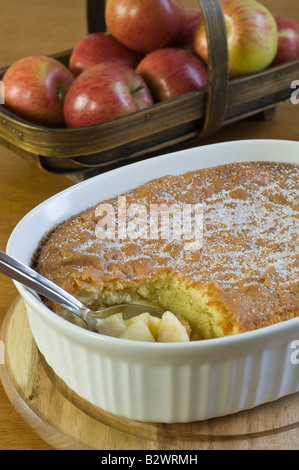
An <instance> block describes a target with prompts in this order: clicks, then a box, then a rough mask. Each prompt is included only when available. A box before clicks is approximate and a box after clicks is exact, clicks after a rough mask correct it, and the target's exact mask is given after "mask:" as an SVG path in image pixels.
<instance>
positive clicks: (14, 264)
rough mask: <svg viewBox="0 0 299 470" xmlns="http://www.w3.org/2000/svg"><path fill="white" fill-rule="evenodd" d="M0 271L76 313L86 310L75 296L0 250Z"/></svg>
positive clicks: (79, 313) (80, 313)
mask: <svg viewBox="0 0 299 470" xmlns="http://www.w3.org/2000/svg"><path fill="white" fill-rule="evenodd" d="M0 273H2V274H5V275H6V276H8V277H10V278H12V279H14V280H15V281H17V282H20V283H21V284H24V285H25V286H26V287H28V288H30V289H33V290H34V291H35V292H38V293H39V294H40V295H43V296H44V297H46V298H47V299H50V300H53V301H54V302H57V303H58V304H59V305H61V306H62V307H65V308H67V309H68V310H70V311H71V312H73V313H75V314H76V315H82V313H85V312H87V310H88V309H87V308H86V307H85V306H84V305H83V304H82V303H81V302H80V301H79V300H77V299H76V298H75V297H73V296H72V295H70V294H68V292H66V291H64V290H63V289H61V288H60V287H59V286H57V285H56V284H54V282H52V281H49V280H48V279H46V278H45V277H44V276H41V275H40V274H39V273H37V272H36V271H34V270H33V269H31V268H29V267H28V266H26V265H25V264H23V263H21V262H20V261H18V260H16V259H15V258H13V257H12V256H10V255H8V254H7V253H4V252H3V251H1V250H0Z"/></svg>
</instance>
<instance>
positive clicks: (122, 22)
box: [105, 0, 186, 53]
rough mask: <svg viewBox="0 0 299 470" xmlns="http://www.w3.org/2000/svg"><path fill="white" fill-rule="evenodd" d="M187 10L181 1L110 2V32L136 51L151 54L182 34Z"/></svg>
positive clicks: (108, 7) (118, 0) (113, 0)
mask: <svg viewBox="0 0 299 470" xmlns="http://www.w3.org/2000/svg"><path fill="white" fill-rule="evenodd" d="M185 15H186V10H185V7H184V5H183V1H182V0H108V1H107V4H106V9H105V20H106V26H107V29H108V31H109V32H110V33H111V34H112V35H113V36H114V37H116V38H117V39H118V40H119V41H120V42H121V43H123V44H125V45H126V46H127V47H129V48H130V49H133V50H134V51H139V52H141V53H147V52H152V51H154V50H156V49H160V48H161V47H164V46H166V45H170V44H171V43H172V42H173V41H174V40H175V37H176V36H177V35H178V34H179V33H180V31H181V29H182V27H183V25H184V21H185Z"/></svg>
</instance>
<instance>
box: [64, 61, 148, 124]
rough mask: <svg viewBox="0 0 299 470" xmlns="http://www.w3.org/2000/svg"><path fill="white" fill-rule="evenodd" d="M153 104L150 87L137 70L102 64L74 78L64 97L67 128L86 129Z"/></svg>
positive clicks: (119, 65)
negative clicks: (85, 127)
mask: <svg viewBox="0 0 299 470" xmlns="http://www.w3.org/2000/svg"><path fill="white" fill-rule="evenodd" d="M152 104H153V98H152V96H151V93H150V91H149V89H148V87H147V85H146V84H145V82H144V80H143V79H142V78H141V77H140V76H139V75H138V74H137V73H136V72H135V70H134V69H132V68H131V67H128V66H127V65H124V64H118V63H117V62H103V63H102V64H98V65H94V66H93V67H91V68H90V69H88V70H85V72H82V73H81V74H80V75H79V76H78V77H77V78H76V79H75V81H74V82H73V84H72V85H71V87H70V88H69V91H68V93H67V95H66V98H65V102H64V118H65V122H66V125H67V126H68V127H84V126H89V125H92V124H96V123H99V122H102V121H108V120H110V119H113V118H116V117H119V116H123V115H126V114H129V113H132V112H134V111H138V110H139V109H142V108H146V107H147V106H150V105H152Z"/></svg>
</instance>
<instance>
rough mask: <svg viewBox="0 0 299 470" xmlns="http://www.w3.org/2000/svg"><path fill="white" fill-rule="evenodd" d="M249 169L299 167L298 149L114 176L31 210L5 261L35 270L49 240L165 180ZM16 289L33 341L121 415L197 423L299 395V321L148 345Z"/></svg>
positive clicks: (172, 160) (241, 147) (181, 162)
mask: <svg viewBox="0 0 299 470" xmlns="http://www.w3.org/2000/svg"><path fill="white" fill-rule="evenodd" d="M251 160H264V161H266V160H267V161H281V162H290V163H296V164H298V163H299V143H298V142H290V141H274V140H269V141H266V140H260V141H254V140H252V141H236V142H228V143H221V144H216V145H209V146H204V147H200V148H194V149H190V150H185V151H181V152H177V153H174V154H168V155H165V156H162V157H157V158H153V159H150V160H146V161H143V162H139V163H136V164H133V165H129V166H126V167H123V168H120V169H116V170H113V171H111V172H109V173H106V174H103V175H100V176H97V177H95V178H92V179H90V180H87V181H85V182H82V183H79V184H77V185H75V186H73V187H71V188H69V189H67V190H65V191H63V192H61V193H59V194H57V195H56V196H54V197H52V198H51V199H49V200H47V201H46V202H44V203H43V204H41V205H39V206H38V207H36V208H35V209H34V210H32V211H31V212H30V213H29V214H27V215H26V216H25V217H24V218H23V219H22V220H21V221H20V223H19V224H18V225H17V227H16V228H15V230H14V231H13V233H12V235H11V237H10V239H9V242H8V246H7V252H8V253H9V254H11V255H13V256H15V257H17V258H19V259H20V260H21V261H23V262H25V263H30V260H31V257H32V253H33V251H34V250H35V248H36V246H37V245H38V242H39V240H40V238H41V237H42V236H43V235H44V233H45V232H47V231H48V230H49V229H51V228H52V227H53V226H54V225H55V224H57V223H59V222H61V221H62V220H65V219H66V218H68V217H69V216H70V215H72V214H74V213H77V212H79V211H81V210H83V209H85V208H87V207H88V206H90V205H94V204H97V203H98V202H99V201H101V200H102V199H106V198H108V197H111V196H115V195H118V194H120V193H123V192H125V191H127V190H129V189H131V188H134V187H136V186H139V185H141V184H143V183H144V182H146V181H148V180H151V179H152V178H156V177H160V176H163V175H166V174H180V173H183V172H185V171H188V170H194V169H197V168H204V167H208V166H215V165H218V164H224V163H230V162H235V161H238V162H239V161H251ZM15 284H16V287H17V289H18V291H19V293H20V294H21V296H22V297H23V299H24V301H25V304H26V308H27V312H28V318H29V321H30V326H31V329H32V333H33V337H34V339H35V341H36V343H37V346H38V348H39V349H40V351H41V353H42V354H43V355H44V357H45V359H46V361H47V362H48V364H49V365H50V367H51V368H52V369H53V370H54V372H55V373H56V374H57V375H58V376H59V377H60V378H61V379H63V380H64V382H65V383H66V384H67V385H68V386H69V387H70V388H71V389H72V390H74V391H75V392H76V393H77V394H78V395H79V396H81V397H82V398H84V399H86V400H88V401H89V402H91V403H92V404H93V405H95V406H97V407H100V408H102V409H104V410H106V411H108V412H111V413H114V414H116V415H120V416H123V417H127V418H131V419H134V420H140V421H152V422H164V423H170V422H191V421H196V420H205V419H208V418H213V417H218V416H224V415H227V414H231V413H235V412H238V411H240V410H244V409H249V408H252V407H255V406H257V405H260V404H262V403H265V402H269V401H272V400H276V399H278V398H280V397H282V396H285V395H288V394H291V393H294V392H297V391H298V390H299V364H298V365H297V362H298V361H297V360H296V358H297V354H296V347H297V349H299V347H298V345H297V343H296V341H298V340H299V318H296V319H293V320H289V321H286V322H284V323H281V324H278V325H274V326H270V327H266V328H263V329H260V330H257V331H252V332H248V333H244V334H240V335H236V336H231V337H225V338H220V339H212V340H205V341H199V342H191V343H171V344H170V343H164V344H163V343H143V342H137V341H129V340H123V339H117V338H111V337H106V336H102V335H99V334H96V333H92V332H89V331H86V330H84V329H81V328H79V327H77V326H75V325H73V324H71V323H69V322H67V321H66V320H64V319H62V318H60V317H59V316H57V315H55V314H54V313H53V312H51V311H50V310H49V309H48V308H46V307H45V306H44V305H43V303H42V302H40V301H39V300H38V299H36V298H35V297H34V296H33V295H32V294H30V293H29V291H28V290H27V289H26V288H24V287H23V286H22V285H20V284H19V283H17V282H16V283H15ZM298 344H299V343H298ZM298 356H299V355H298Z"/></svg>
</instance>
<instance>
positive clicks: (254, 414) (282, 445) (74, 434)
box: [0, 297, 299, 450]
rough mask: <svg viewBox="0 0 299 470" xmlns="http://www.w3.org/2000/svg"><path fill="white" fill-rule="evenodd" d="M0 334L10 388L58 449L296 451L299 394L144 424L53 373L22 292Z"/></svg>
mask: <svg viewBox="0 0 299 470" xmlns="http://www.w3.org/2000/svg"><path fill="white" fill-rule="evenodd" d="M0 338H1V341H2V342H3V343H4V348H5V360H4V364H3V365H0V377H1V380H2V383H3V386H4V388H5V391H6V393H7V395H8V397H9V399H10V401H11V402H12V404H13V405H14V407H15V408H16V410H17V411H18V412H19V413H20V415H21V416H22V417H23V418H24V419H25V421H26V422H27V423H28V424H29V426H30V427H31V428H32V429H33V430H34V431H35V432H36V433H37V434H38V435H39V436H40V437H41V438H42V439H44V440H45V441H46V442H47V443H48V444H50V445H51V446H52V447H53V448H55V449H61V450H64V449H86V450H88V449H101V450H112V449H114V450H130V449H134V450H178V449H180V450H204V449H206V450H207V449H209V450H211V449H215V450H219V449H230V450H235V449H242V450H243V449H267V450H268V449H284V450H297V449H299V393H296V394H294V395H290V396H288V397H285V398H282V399H280V400H277V401H275V402H273V403H269V404H266V405H262V406H259V407H256V408H254V409H252V410H249V411H243V412H240V413H237V414H234V415H230V416H227V417H223V418H214V419H211V420H208V421H202V422H196V423H187V424H155V423H142V422H137V421H132V420H129V419H125V418H121V417H117V416H114V415H112V414H110V413H107V412H105V411H103V410H101V409H99V408H97V407H95V406H93V405H91V404H90V403H88V402H87V401H86V400H83V399H82V398H80V397H79V396H78V395H76V394H75V393H74V392H73V391H72V390H70V389H69V388H68V387H67V386H66V385H65V383H64V382H63V381H62V380H61V379H59V378H58V377H57V376H56V375H55V373H54V372H53V371H52V369H51V368H50V367H49V366H48V365H47V363H46V361H45V360H44V358H43V357H42V356H41V354H40V353H39V351H38V349H37V347H36V344H35V342H34V340H33V337H32V334H31V331H30V327H29V323H28V320H27V315H26V310H25V306H24V303H23V301H22V299H21V298H20V297H18V298H17V299H16V300H15V302H14V303H13V305H12V306H11V308H10V309H9V311H8V312H7V315H6V317H5V320H4V323H3V325H2V329H1V336H0ZM0 362H1V361H0Z"/></svg>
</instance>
